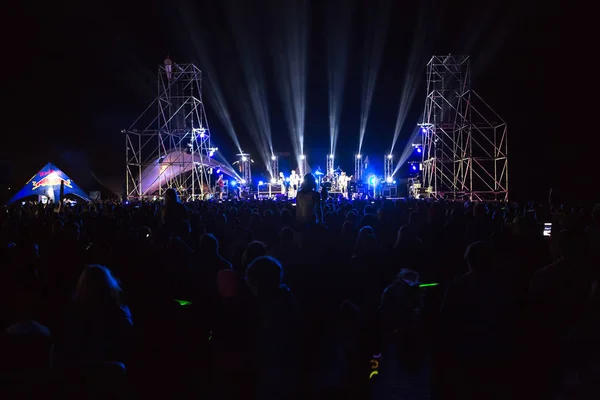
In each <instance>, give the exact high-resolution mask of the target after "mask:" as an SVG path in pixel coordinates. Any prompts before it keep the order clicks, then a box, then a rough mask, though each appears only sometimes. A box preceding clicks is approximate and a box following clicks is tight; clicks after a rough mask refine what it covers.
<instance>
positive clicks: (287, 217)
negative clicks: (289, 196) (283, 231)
mask: <svg viewBox="0 0 600 400" xmlns="http://www.w3.org/2000/svg"><path fill="white" fill-rule="evenodd" d="M293 223H294V216H293V215H292V212H291V211H290V210H288V209H287V208H284V209H283V210H281V225H283V226H292V224H293Z"/></svg>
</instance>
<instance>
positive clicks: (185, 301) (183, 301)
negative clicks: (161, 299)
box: [175, 299, 192, 306]
mask: <svg viewBox="0 0 600 400" xmlns="http://www.w3.org/2000/svg"><path fill="white" fill-rule="evenodd" d="M175 301H176V302H178V303H179V305H180V306H189V305H190V304H192V302H191V301H187V300H178V299H175Z"/></svg>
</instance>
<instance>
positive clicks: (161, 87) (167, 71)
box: [122, 58, 214, 200]
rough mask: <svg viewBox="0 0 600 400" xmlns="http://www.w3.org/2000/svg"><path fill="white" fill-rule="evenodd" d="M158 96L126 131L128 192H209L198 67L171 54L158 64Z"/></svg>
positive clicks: (139, 195) (140, 194)
mask: <svg viewBox="0 0 600 400" xmlns="http://www.w3.org/2000/svg"><path fill="white" fill-rule="evenodd" d="M157 91H158V93H157V97H156V99H155V100H154V101H153V102H152V103H151V104H150V105H149V106H148V108H146V110H145V111H144V112H143V113H142V114H141V115H140V116H139V117H138V118H137V119H136V120H135V122H134V123H133V124H132V125H131V126H130V127H129V129H127V130H124V131H122V132H123V133H125V142H126V144H125V146H126V147H125V153H126V184H125V190H126V194H125V195H126V197H127V198H143V197H146V196H150V195H158V196H162V195H163V194H164V192H165V190H166V189H167V188H174V189H176V190H177V191H178V192H179V194H180V196H181V197H182V198H183V199H185V200H191V199H197V198H200V197H201V196H202V198H203V197H204V196H205V195H207V194H209V193H210V192H211V183H210V175H211V174H210V173H209V170H210V169H211V167H210V165H211V160H210V157H211V155H210V154H211V151H213V150H212V149H214V148H213V147H212V146H211V138H210V129H209V127H208V121H207V120H206V113H205V110H204V103H203V101H202V72H201V71H200V69H198V68H197V67H196V66H195V65H194V64H175V63H173V62H172V61H171V60H170V59H169V58H167V59H166V60H165V63H164V65H160V66H159V67H158V89H157Z"/></svg>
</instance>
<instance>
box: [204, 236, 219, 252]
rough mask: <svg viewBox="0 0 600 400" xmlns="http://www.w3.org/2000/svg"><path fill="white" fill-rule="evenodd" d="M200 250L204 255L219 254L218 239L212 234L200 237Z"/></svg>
mask: <svg viewBox="0 0 600 400" xmlns="http://www.w3.org/2000/svg"><path fill="white" fill-rule="evenodd" d="M200 252H201V253H202V255H206V256H216V255H218V254H219V241H218V240H217V238H216V237H215V235H213V234H210V233H209V234H206V235H203V236H202V237H201V238H200Z"/></svg>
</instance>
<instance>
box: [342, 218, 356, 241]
mask: <svg viewBox="0 0 600 400" xmlns="http://www.w3.org/2000/svg"><path fill="white" fill-rule="evenodd" d="M342 235H343V236H344V237H346V238H354V236H356V229H355V227H354V224H353V223H352V222H351V221H346V222H344V224H343V225H342Z"/></svg>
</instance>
